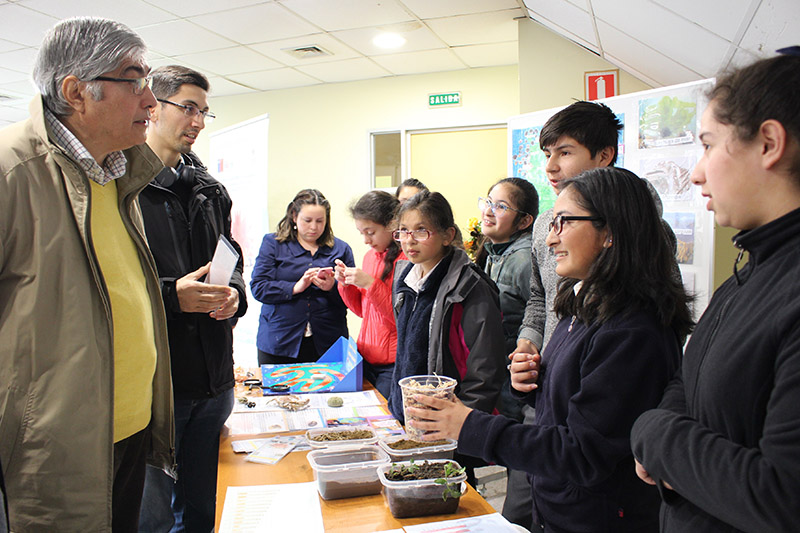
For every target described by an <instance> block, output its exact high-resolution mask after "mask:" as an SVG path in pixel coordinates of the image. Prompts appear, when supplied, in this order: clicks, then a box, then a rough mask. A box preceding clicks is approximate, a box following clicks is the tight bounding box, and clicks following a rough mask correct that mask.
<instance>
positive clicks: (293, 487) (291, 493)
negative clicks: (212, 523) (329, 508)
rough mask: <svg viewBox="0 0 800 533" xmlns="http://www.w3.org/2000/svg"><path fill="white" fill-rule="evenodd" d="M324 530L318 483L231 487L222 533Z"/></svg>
mask: <svg viewBox="0 0 800 533" xmlns="http://www.w3.org/2000/svg"><path fill="white" fill-rule="evenodd" d="M264 531H303V532H304V533H306V532H307V533H317V532H320V533H322V532H324V531H325V527H324V526H323V523H322V509H321V507H320V504H319V496H317V483H316V482H315V481H312V482H309V483H287V484H285V485H255V486H249V487H228V491H227V493H226V494H225V506H224V507H223V509H222V520H221V521H220V525H219V533H262V532H264Z"/></svg>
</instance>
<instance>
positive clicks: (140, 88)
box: [89, 76, 152, 95]
mask: <svg viewBox="0 0 800 533" xmlns="http://www.w3.org/2000/svg"><path fill="white" fill-rule="evenodd" d="M89 81H115V82H124V83H130V84H131V85H133V94H137V95H138V94H142V93H143V92H144V90H145V88H147V87H149V86H150V82H151V81H152V78H151V77H150V76H145V77H144V78H109V77H108V76H97V77H96V78H92V79H91V80H89Z"/></svg>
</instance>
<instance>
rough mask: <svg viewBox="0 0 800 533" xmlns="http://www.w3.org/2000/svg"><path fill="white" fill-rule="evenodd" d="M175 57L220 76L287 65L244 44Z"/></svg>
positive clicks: (179, 60) (205, 71)
mask: <svg viewBox="0 0 800 533" xmlns="http://www.w3.org/2000/svg"><path fill="white" fill-rule="evenodd" d="M175 59H176V60H178V62H181V61H185V62H187V63H191V64H192V65H195V66H197V67H198V69H200V70H201V71H202V72H203V73H209V74H218V75H220V76H226V75H228V74H242V73H244V72H256V71H259V70H269V69H275V68H281V67H284V66H285V65H282V64H280V63H278V62H277V61H273V60H272V59H268V58H266V57H264V56H262V55H261V54H259V53H257V52H254V51H253V50H250V49H249V48H246V47H244V46H235V47H233V48H225V49H223V50H212V51H209V52H198V53H196V54H186V55H181V56H177V57H176V58H175Z"/></svg>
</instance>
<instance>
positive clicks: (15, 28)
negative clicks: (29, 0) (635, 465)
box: [0, 4, 58, 46]
mask: <svg viewBox="0 0 800 533" xmlns="http://www.w3.org/2000/svg"><path fill="white" fill-rule="evenodd" d="M56 22H58V19H57V18H56V17H51V16H48V15H43V14H41V13H38V12H36V11H32V10H30V9H27V8H25V7H22V6H20V5H17V4H5V5H0V35H2V36H3V39H6V40H8V41H13V42H16V43H20V44H25V45H28V46H39V44H40V43H41V42H42V39H43V38H44V34H45V33H46V32H47V30H49V29H50V28H51V27H52V26H53V25H54V24H55V23H56Z"/></svg>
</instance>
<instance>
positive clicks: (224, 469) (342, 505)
mask: <svg viewBox="0 0 800 533" xmlns="http://www.w3.org/2000/svg"><path fill="white" fill-rule="evenodd" d="M364 385H365V389H366V388H371V387H369V385H368V384H367V383H364ZM261 436H262V437H263V436H264V435H261ZM245 438H253V436H252V435H250V436H245V435H237V436H235V437H231V436H230V435H229V434H228V430H227V428H223V430H222V434H221V436H220V443H219V474H218V479H217V517H216V531H219V525H220V521H221V520H222V508H223V506H224V503H225V495H226V493H227V490H228V487H231V486H234V487H235V486H249V485H275V484H280V483H302V482H307V481H314V472H313V471H312V469H311V466H310V465H309V464H308V461H307V460H306V455H307V454H308V452H307V451H304V452H291V453H289V454H288V455H287V456H286V457H284V458H283V459H281V461H280V462H279V463H278V464H275V465H262V464H258V463H250V462H247V461H245V460H244V454H235V453H233V448H232V447H231V441H234V440H240V439H245ZM319 501H320V505H321V507H322V520H323V523H324V525H325V531H326V532H333V533H373V532H375V531H382V530H385V529H399V528H401V527H403V526H410V525H413V524H424V523H426V522H435V521H440V520H452V519H455V518H464V517H468V516H478V515H484V514H490V513H494V512H495V510H494V509H493V508H492V506H491V505H489V504H488V503H487V502H486V500H484V499H483V497H482V496H481V495H480V494H478V493H477V492H476V491H475V489H473V488H472V487H470V486H469V485H467V492H466V493H465V494H463V495H462V496H461V501H460V502H459V504H458V511H457V512H456V513H453V514H449V515H435V516H422V517H418V518H403V519H396V518H394V517H393V516H392V513H391V512H390V511H389V506H388V504H387V503H386V501H385V498H384V496H383V494H375V495H373V496H361V497H357V498H345V499H341V500H323V499H322V498H320V499H319Z"/></svg>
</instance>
